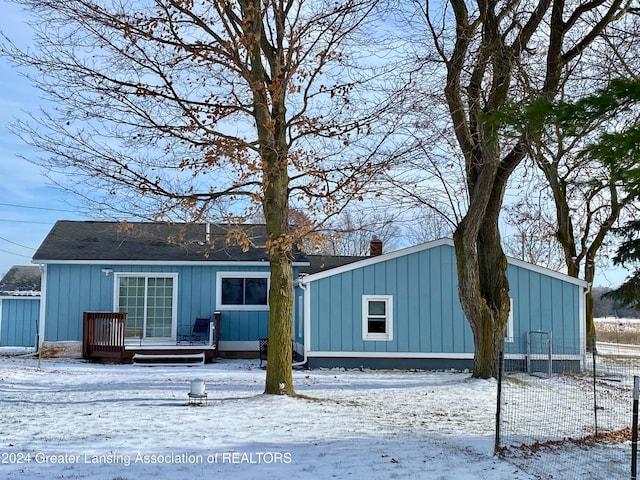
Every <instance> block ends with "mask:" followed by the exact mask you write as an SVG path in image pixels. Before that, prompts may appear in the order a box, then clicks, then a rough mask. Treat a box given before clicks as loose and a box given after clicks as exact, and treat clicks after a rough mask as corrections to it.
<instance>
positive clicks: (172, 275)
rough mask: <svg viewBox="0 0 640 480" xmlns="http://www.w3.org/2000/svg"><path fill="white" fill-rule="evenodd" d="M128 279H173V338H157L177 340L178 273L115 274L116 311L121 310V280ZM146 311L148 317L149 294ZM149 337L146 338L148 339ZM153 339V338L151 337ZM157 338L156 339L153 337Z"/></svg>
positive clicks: (145, 304) (114, 302) (114, 299)
mask: <svg viewBox="0 0 640 480" xmlns="http://www.w3.org/2000/svg"><path fill="white" fill-rule="evenodd" d="M126 277H134V278H147V279H148V278H171V279H173V295H172V299H171V337H157V338H167V339H172V340H175V338H176V334H177V331H178V274H177V273H162V272H157V273H154V272H116V273H114V274H113V281H114V286H113V290H114V295H113V305H114V311H116V309H119V308H120V279H121V278H126ZM144 311H145V315H146V311H147V292H145V298H144ZM146 338H147V337H145V339H146ZM150 338H151V337H150ZM153 338H156V337H153Z"/></svg>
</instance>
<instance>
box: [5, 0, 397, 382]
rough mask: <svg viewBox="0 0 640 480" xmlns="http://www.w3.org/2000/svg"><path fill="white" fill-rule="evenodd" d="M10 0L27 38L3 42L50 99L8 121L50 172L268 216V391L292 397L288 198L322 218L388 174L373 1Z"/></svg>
mask: <svg viewBox="0 0 640 480" xmlns="http://www.w3.org/2000/svg"><path fill="white" fill-rule="evenodd" d="M16 1H17V2H18V3H21V4H23V5H24V6H25V7H27V8H28V9H30V11H31V13H32V14H33V17H32V18H33V21H32V22H31V25H32V27H33V28H34V30H35V32H36V41H35V48H30V49H29V50H24V51H21V50H20V49H18V48H17V47H16V46H15V45H13V44H11V43H10V42H9V41H8V39H5V43H4V46H3V48H2V52H3V53H4V54H6V55H9V56H10V57H12V58H13V60H14V61H15V62H16V63H17V64H19V65H21V66H23V67H25V68H26V69H25V70H24V72H25V74H26V75H27V76H28V77H29V78H30V79H31V81H32V82H34V83H35V84H36V85H37V86H38V87H40V88H41V89H42V90H43V91H44V92H45V93H46V94H47V95H48V98H49V99H50V100H51V101H52V107H51V108H48V109H44V108H43V110H42V111H41V112H39V113H38V114H34V115H33V116H32V118H31V119H30V120H29V121H27V122H22V123H18V124H17V126H16V130H17V131H18V132H19V134H20V135H21V136H22V137H23V138H25V139H26V140H27V141H28V142H29V143H31V144H32V145H35V146H36V147H38V148H40V149H41V150H42V151H43V152H44V155H43V156H42V158H40V159H37V163H39V164H40V165H42V166H43V167H45V168H46V169H48V171H49V172H50V173H51V175H52V177H55V176H56V175H55V174H56V173H62V174H64V175H67V177H66V178H63V182H64V185H63V186H64V187H66V188H71V189H73V190H74V191H76V192H77V193H78V194H80V195H82V196H84V198H86V199H87V200H90V201H93V202H94V204H96V203H97V204H103V205H107V206H108V207H110V208H111V209H112V210H111V211H113V210H114V209H115V211H116V212H120V213H124V214H126V215H132V214H138V215H144V216H153V217H154V218H167V217H171V216H172V215H175V213H174V212H176V211H179V212H180V215H183V216H188V217H189V218H190V219H192V220H193V219H200V218H203V219H206V218H209V217H210V216H211V215H213V214H215V212H218V214H221V213H222V212H221V211H220V210H217V209H218V208H219V202H220V201H226V202H229V203H228V205H227V206H228V207H229V209H228V210H226V213H222V215H223V216H224V219H225V220H226V221H228V222H229V223H234V222H238V221H242V219H243V218H246V217H248V216H252V215H254V214H255V212H256V211H257V209H259V211H261V213H262V214H263V215H264V219H265V222H266V228H267V238H268V239H267V244H266V248H267V250H268V253H269V258H270V268H271V288H270V293H269V305H270V327H269V339H270V346H272V348H270V349H269V358H268V368H267V375H266V388H265V392H266V393H270V394H293V393H294V389H293V384H292V374H291V361H290V359H291V318H292V308H293V307H292V305H293V303H292V298H293V295H292V285H293V279H292V266H291V258H292V255H291V249H292V245H293V243H294V242H295V241H296V240H297V239H298V238H299V237H300V235H302V234H304V233H305V230H303V231H300V230H298V231H296V230H295V229H293V228H292V227H291V222H290V220H289V208H290V205H292V204H293V205H298V206H304V209H305V210H306V211H307V212H311V213H312V215H310V216H311V217H312V218H315V217H316V215H317V216H321V215H323V214H328V215H331V213H332V212H334V211H335V210H336V209H337V206H338V205H341V204H342V203H343V202H346V201H347V200H348V199H349V198H351V196H352V195H353V193H354V192H361V193H362V191H363V190H364V185H365V184H367V182H369V181H370V180H371V179H372V178H375V177H376V176H377V175H378V174H379V173H380V172H381V171H382V168H383V167H382V166H381V165H379V164H377V163H376V162H375V161H374V159H375V156H376V154H378V153H379V149H380V148H381V144H382V142H383V140H384V136H383V135H378V131H377V130H376V125H381V122H382V121H383V120H384V119H388V118H389V117H388V116H383V115H382V114H381V112H382V108H383V107H382V105H381V104H379V103H381V102H376V101H374V100H373V96H372V95H371V94H370V93H369V90H370V89H372V88H374V85H373V84H372V81H373V79H375V78H376V77H375V76H374V75H373V74H371V72H372V71H373V70H374V68H375V67H376V63H379V62H377V59H376V58H375V54H374V53H372V52H374V47H372V48H371V50H369V49H368V48H367V46H366V45H367V44H365V43H363V42H361V41H360V35H362V32H366V33H367V41H368V45H370V46H372V44H373V43H374V42H375V40H376V39H375V38H374V37H373V36H372V34H371V32H375V31H376V29H373V28H371V27H370V26H369V25H368V24H367V22H370V21H372V18H373V16H372V12H373V10H374V9H375V8H376V1H375V0H347V1H345V2H326V1H318V2H315V1H314V2H312V1H305V0H278V1H276V0H261V1H259V0H213V1H210V2H192V1H180V0H148V1H133V0H112V1H110V0H107V1H97V0H96V1H93V0H68V1H64V2H60V1H57V0H56V1H54V0H16ZM370 74H371V75H370ZM377 74H378V75H379V77H380V76H382V73H381V72H377ZM56 178H58V179H59V178H60V177H59V176H57V177H56ZM72 181H74V182H75V183H74V184H73V185H72V186H71V187H69V185H70V182H72ZM307 230H308V228H307Z"/></svg>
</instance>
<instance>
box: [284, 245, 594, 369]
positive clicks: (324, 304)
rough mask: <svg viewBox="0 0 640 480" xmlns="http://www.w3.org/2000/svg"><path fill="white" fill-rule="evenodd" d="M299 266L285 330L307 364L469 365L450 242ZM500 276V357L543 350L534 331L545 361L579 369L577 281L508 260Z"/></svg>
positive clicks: (581, 300) (469, 340)
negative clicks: (505, 310) (504, 323)
mask: <svg viewBox="0 0 640 480" xmlns="http://www.w3.org/2000/svg"><path fill="white" fill-rule="evenodd" d="M310 259H311V257H310ZM303 270H304V271H305V272H308V273H310V274H308V275H303V276H302V277H301V278H300V279H299V280H298V281H297V282H296V300H295V301H296V315H295V319H294V335H295V342H296V345H297V349H298V351H299V353H300V354H301V355H303V357H304V362H306V364H307V365H308V366H309V367H312V368H313V367H371V368H427V369H441V368H470V367H472V361H473V351H474V345H473V336H472V332H471V328H470V326H469V323H468V321H467V319H466V318H465V315H464V313H463V311H462V308H461V306H460V302H459V300H458V284H457V272H456V262H455V251H454V247H453V242H452V241H451V240H446V239H445V240H437V241H434V242H430V243H426V244H423V245H418V246H415V247H411V248H407V249H404V250H398V251H396V252H392V253H388V254H385V255H380V256H373V257H370V258H366V259H355V261H354V259H348V263H347V264H346V265H342V266H337V267H335V268H328V269H327V268H324V269H316V270H315V271H314V270H313V269H309V268H306V269H303ZM507 276H508V279H509V284H510V296H511V302H512V303H511V306H512V308H511V315H510V318H509V323H508V328H507V332H506V338H505V353H506V355H507V356H509V357H511V358H514V359H521V360H522V361H523V362H525V361H527V360H531V359H532V358H534V357H536V356H541V355H546V354H547V350H546V347H545V349H544V351H542V352H541V351H536V350H535V347H536V345H535V343H536V342H540V337H542V338H543V339H544V342H546V343H545V345H548V346H549V349H550V351H549V354H550V355H553V358H554V360H563V361H564V362H565V366H566V362H567V361H568V362H571V363H573V367H572V368H573V369H575V368H576V367H579V365H581V362H582V359H583V358H584V338H585V332H584V325H585V322H584V319H585V291H586V289H587V287H588V285H587V284H586V282H583V281H581V280H578V279H575V278H572V277H569V276H566V275H563V274H560V273H557V272H553V271H550V270H548V269H545V268H541V267H538V266H534V265H531V264H528V263H525V262H523V261H520V260H516V259H513V258H510V259H509V261H508V270H507ZM532 347H533V349H532Z"/></svg>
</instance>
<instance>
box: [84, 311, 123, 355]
mask: <svg viewBox="0 0 640 480" xmlns="http://www.w3.org/2000/svg"><path fill="white" fill-rule="evenodd" d="M126 320H127V314H126V313H125V312H84V313H83V315H82V356H83V357H84V358H95V357H98V358H114V359H121V358H122V354H123V352H124V330H125V322H126Z"/></svg>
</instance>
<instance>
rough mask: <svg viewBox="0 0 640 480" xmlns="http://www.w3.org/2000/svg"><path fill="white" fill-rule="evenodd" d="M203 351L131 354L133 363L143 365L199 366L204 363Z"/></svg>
mask: <svg viewBox="0 0 640 480" xmlns="http://www.w3.org/2000/svg"><path fill="white" fill-rule="evenodd" d="M204 357H205V356H204V352H202V353H187V354H185V353H181V354H171V353H162V354H155V353H136V354H135V355H134V356H133V364H134V365H138V366H144V367H153V366H163V367H181V366H185V365H187V366H200V365H204Z"/></svg>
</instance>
